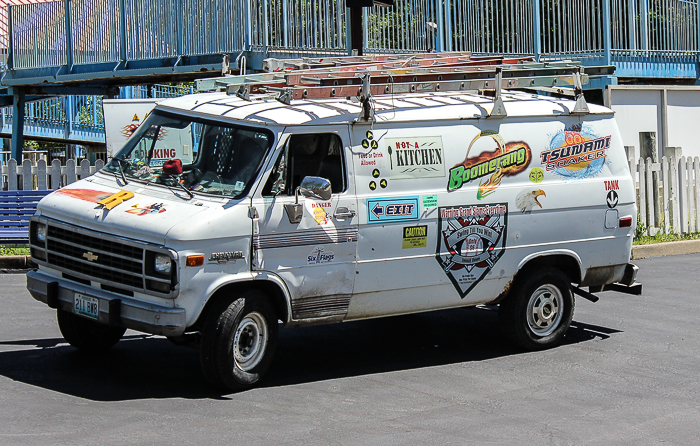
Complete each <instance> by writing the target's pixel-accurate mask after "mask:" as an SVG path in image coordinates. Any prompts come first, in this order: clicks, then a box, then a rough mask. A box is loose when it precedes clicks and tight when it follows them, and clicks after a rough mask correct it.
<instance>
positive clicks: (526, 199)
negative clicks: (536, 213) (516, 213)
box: [515, 189, 547, 214]
mask: <svg viewBox="0 0 700 446" xmlns="http://www.w3.org/2000/svg"><path fill="white" fill-rule="evenodd" d="M546 196H547V194H545V193H544V191H543V190H542V189H534V190H533V189H525V190H524V191H522V192H520V193H519V194H518V195H517V196H516V197H515V206H517V208H518V209H520V212H522V213H523V214H530V213H532V208H534V207H535V206H539V207H540V209H542V203H540V202H539V201H538V200H537V198H538V197H546Z"/></svg>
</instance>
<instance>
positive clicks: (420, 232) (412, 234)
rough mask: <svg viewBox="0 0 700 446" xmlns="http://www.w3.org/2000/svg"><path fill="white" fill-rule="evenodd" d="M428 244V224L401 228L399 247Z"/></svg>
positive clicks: (408, 247)
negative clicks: (401, 236)
mask: <svg viewBox="0 0 700 446" xmlns="http://www.w3.org/2000/svg"><path fill="white" fill-rule="evenodd" d="M427 246H428V226H426V225H421V226H408V227H404V228H403V244H402V245H401V249H410V248H425V247H427Z"/></svg>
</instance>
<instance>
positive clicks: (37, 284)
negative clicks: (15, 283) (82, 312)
mask: <svg viewBox="0 0 700 446" xmlns="http://www.w3.org/2000/svg"><path fill="white" fill-rule="evenodd" d="M27 289H28V290H29V293H30V294H31V295H32V297H33V298H34V299H36V300H38V301H39V302H44V303H45V304H47V305H48V306H49V307H51V308H56V309H59V308H60V309H61V310H64V311H68V312H70V313H74V302H75V295H76V293H79V294H82V295H84V296H89V297H93V298H95V299H97V300H98V302H99V303H98V308H99V311H98V316H97V322H98V323H100V324H105V325H114V326H121V327H126V328H130V329H132V330H137V331H141V332H144V333H150V334H154V335H162V336H180V335H181V334H183V333H184V332H185V328H186V326H185V310H184V309H182V308H169V307H164V306H161V305H156V304H151V303H147V302H140V301H138V300H135V299H132V298H129V297H127V296H121V295H117V294H112V293H109V292H106V291H102V290H96V289H94V288H92V287H89V286H86V285H82V284H79V283H74V282H70V281H67V280H65V279H61V278H58V277H54V276H50V275H48V274H44V273H42V272H40V271H29V272H28V273H27Z"/></svg>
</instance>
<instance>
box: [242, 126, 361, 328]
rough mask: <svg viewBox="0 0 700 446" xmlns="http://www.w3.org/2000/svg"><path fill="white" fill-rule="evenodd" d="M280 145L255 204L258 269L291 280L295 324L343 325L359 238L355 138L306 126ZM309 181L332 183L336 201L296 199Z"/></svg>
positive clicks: (255, 265) (281, 139)
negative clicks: (325, 322)
mask: <svg viewBox="0 0 700 446" xmlns="http://www.w3.org/2000/svg"><path fill="white" fill-rule="evenodd" d="M280 141H281V142H280V144H279V147H278V149H277V152H276V154H275V158H274V159H275V162H274V164H273V166H272V169H271V171H270V172H269V173H268V178H267V179H266V180H265V182H264V187H263V188H262V190H261V191H259V193H258V194H257V195H256V197H255V198H254V199H253V206H254V207H255V208H256V210H257V211H258V219H257V220H255V223H254V237H253V249H254V250H255V264H254V268H255V269H256V270H258V271H265V272H267V273H268V274H273V275H276V276H278V277H280V278H281V279H282V280H283V281H284V282H285V284H286V286H287V288H288V289H289V292H290V294H291V307H292V308H291V309H292V318H293V319H294V320H309V319H323V320H342V319H343V318H344V317H345V315H346V313H347V309H348V306H349V304H350V296H351V295H352V292H353V286H354V281H355V264H356V255H357V237H358V217H357V199H356V196H355V185H354V182H353V180H352V178H353V176H352V175H351V172H350V169H352V163H348V162H347V160H348V159H351V155H350V145H349V133H348V131H347V129H344V131H338V132H328V130H327V129H320V128H319V129H312V128H304V129H303V133H302V132H300V131H294V132H288V133H285V134H284V135H283V136H282V138H280ZM305 177H321V178H325V179H327V180H329V181H330V183H331V189H332V194H331V197H330V199H329V200H323V199H319V198H309V197H304V196H303V195H301V194H298V196H295V195H297V194H295V192H296V190H297V187H299V185H300V184H301V182H302V180H303V179H304V178H305Z"/></svg>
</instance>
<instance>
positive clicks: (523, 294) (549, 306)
mask: <svg viewBox="0 0 700 446" xmlns="http://www.w3.org/2000/svg"><path fill="white" fill-rule="evenodd" d="M521 274H527V275H526V276H525V277H524V278H523V279H521V280H519V281H518V282H517V283H516V284H515V285H514V287H513V288H512V289H511V293H510V294H509V295H508V297H507V298H506V299H505V300H504V301H503V302H502V303H501V305H500V308H499V315H498V316H499V321H500V323H501V328H502V330H503V333H504V334H505V336H506V337H507V338H509V339H510V340H511V341H512V342H514V343H516V344H517V345H519V346H521V347H523V348H525V349H527V350H541V349H545V348H549V347H554V346H556V345H558V344H560V343H561V341H562V340H563V339H564V335H565V334H566V332H567V330H568V329H569V326H570V325H571V320H572V318H573V316H574V297H573V294H572V293H571V284H570V282H569V279H568V277H566V275H565V274H564V273H562V272H561V271H560V270H558V269H556V268H543V269H540V270H536V271H530V272H523V273H521Z"/></svg>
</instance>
